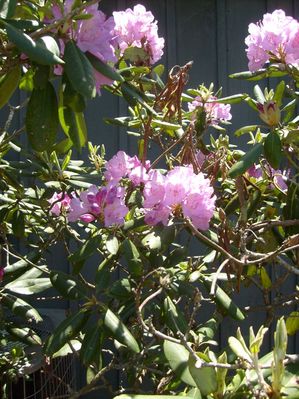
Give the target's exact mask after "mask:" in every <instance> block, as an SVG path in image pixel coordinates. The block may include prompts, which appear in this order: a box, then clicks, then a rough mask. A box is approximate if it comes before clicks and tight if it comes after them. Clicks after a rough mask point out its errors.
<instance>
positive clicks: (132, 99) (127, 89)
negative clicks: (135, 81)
mask: <svg viewBox="0 0 299 399" xmlns="http://www.w3.org/2000/svg"><path fill="white" fill-rule="evenodd" d="M121 91H122V94H123V96H124V98H125V99H126V100H127V101H128V103H129V104H130V105H131V106H133V107H134V106H135V105H137V103H139V104H141V105H142V106H143V107H145V108H146V109H147V110H148V111H149V112H150V113H151V114H153V115H157V112H156V111H155V110H154V109H153V108H152V107H151V106H150V105H149V104H148V103H147V99H144V97H145V95H144V94H143V93H141V92H140V91H139V90H138V89H137V88H136V87H134V86H133V85H132V84H130V83H127V82H125V83H123V84H122V85H121Z"/></svg>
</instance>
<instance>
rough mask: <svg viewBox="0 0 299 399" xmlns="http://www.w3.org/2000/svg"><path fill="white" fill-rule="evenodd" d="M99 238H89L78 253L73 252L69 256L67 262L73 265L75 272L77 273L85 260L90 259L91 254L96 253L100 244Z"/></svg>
mask: <svg viewBox="0 0 299 399" xmlns="http://www.w3.org/2000/svg"><path fill="white" fill-rule="evenodd" d="M101 240H102V239H101V237H99V236H97V237H92V238H89V239H88V240H87V241H85V243H84V244H83V245H82V247H81V248H80V249H78V251H75V252H74V253H73V254H72V255H70V256H69V261H70V262H72V263H73V265H74V267H75V269H76V272H79V271H80V269H81V267H82V266H83V263H84V262H85V261H86V259H88V258H90V257H91V256H92V255H93V254H95V253H96V252H97V249H98V247H99V245H100V243H101Z"/></svg>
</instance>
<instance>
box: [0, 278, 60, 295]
mask: <svg viewBox="0 0 299 399" xmlns="http://www.w3.org/2000/svg"><path fill="white" fill-rule="evenodd" d="M51 287H52V284H51V281H50V279H49V278H34V279H21V280H19V279H18V280H17V281H13V282H11V283H9V284H6V286H5V288H6V289H7V290H9V291H11V292H14V293H16V294H21V295H32V294H37V293H39V292H42V291H45V290H46V289H48V288H51Z"/></svg>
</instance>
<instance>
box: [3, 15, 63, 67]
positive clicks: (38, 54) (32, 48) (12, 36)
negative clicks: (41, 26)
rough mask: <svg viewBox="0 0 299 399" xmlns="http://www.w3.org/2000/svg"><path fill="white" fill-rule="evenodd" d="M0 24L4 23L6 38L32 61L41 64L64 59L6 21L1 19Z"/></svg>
mask: <svg viewBox="0 0 299 399" xmlns="http://www.w3.org/2000/svg"><path fill="white" fill-rule="evenodd" d="M1 24H3V25H4V27H5V29H6V31H7V35H8V39H9V40H10V41H11V42H13V43H14V44H15V45H16V46H17V47H18V49H19V50H20V51H21V52H23V53H25V54H26V55H27V56H28V57H29V58H30V59H31V60H32V61H35V62H37V63H38V64H42V65H55V64H64V61H63V60H62V59H61V58H59V57H58V56H57V55H56V54H55V53H52V52H51V51H49V50H48V49H47V48H46V47H45V45H44V44H41V43H38V42H35V41H34V40H32V39H31V37H30V36H28V35H27V34H26V33H23V32H21V31H20V30H19V29H17V28H15V27H14V26H12V25H10V24H9V23H8V22H5V21H1ZM53 40H54V39H53Z"/></svg>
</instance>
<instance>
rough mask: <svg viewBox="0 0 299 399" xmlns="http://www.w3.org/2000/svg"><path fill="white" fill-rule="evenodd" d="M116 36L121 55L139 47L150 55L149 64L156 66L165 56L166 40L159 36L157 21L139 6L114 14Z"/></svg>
mask: <svg viewBox="0 0 299 399" xmlns="http://www.w3.org/2000/svg"><path fill="white" fill-rule="evenodd" d="M113 17H114V22H115V27H114V35H115V38H116V40H117V42H118V46H119V50H120V53H121V55H122V54H123V53H124V51H125V50H126V49H127V48H128V47H138V48H141V49H143V50H145V52H146V53H147V54H148V56H149V64H154V63H155V62H157V61H158V60H159V59H160V58H161V57H162V55H163V47H164V39H163V38H162V37H159V36H158V26H157V21H154V16H153V14H152V13H151V12H150V11H146V9H145V7H144V6H143V5H141V4H137V5H136V6H135V7H134V8H133V10H132V9H130V8H128V9H126V10H125V11H117V12H114V13H113Z"/></svg>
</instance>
